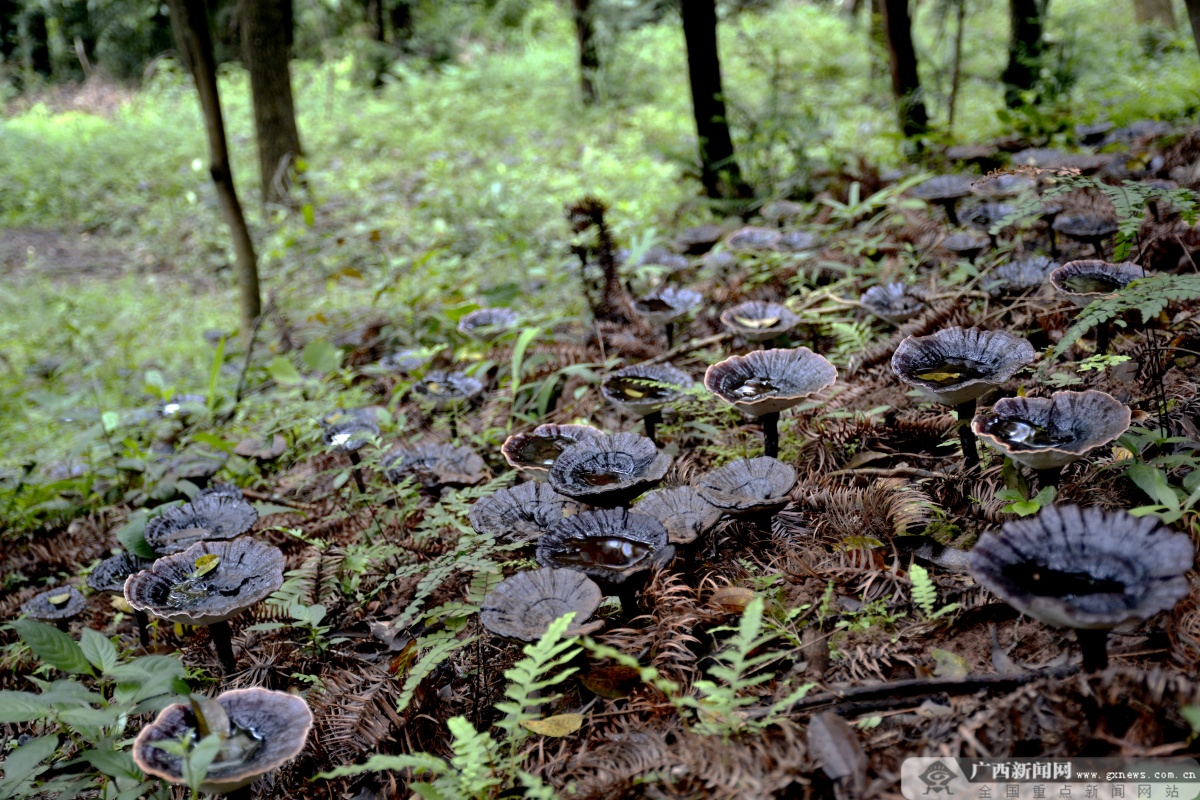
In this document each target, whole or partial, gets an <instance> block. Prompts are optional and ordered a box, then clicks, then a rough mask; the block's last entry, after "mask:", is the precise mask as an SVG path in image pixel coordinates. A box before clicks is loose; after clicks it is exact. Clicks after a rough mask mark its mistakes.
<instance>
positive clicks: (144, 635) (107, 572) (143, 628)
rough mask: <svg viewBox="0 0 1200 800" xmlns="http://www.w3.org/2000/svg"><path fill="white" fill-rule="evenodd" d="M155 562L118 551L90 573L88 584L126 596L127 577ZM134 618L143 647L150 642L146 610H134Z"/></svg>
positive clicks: (93, 589) (90, 586)
mask: <svg viewBox="0 0 1200 800" xmlns="http://www.w3.org/2000/svg"><path fill="white" fill-rule="evenodd" d="M153 563H154V562H153V561H152V560H150V559H148V558H142V557H140V556H135V555H133V554H132V553H117V554H116V555H115V556H109V557H108V558H106V559H104V560H103V561H101V562H100V563H99V564H97V565H96V566H95V567H93V568H92V571H91V572H89V573H88V576H87V585H88V588H89V589H91V590H92V591H94V592H108V593H109V594H116V595H120V596H121V597H122V598H123V597H124V596H125V579H126V578H128V577H129V576H130V575H132V574H134V573H135V572H141V571H142V570H144V569H149V568H150V565H151V564H153ZM133 618H134V620H135V621H136V622H137V628H138V640H139V641H140V642H141V645H142V647H147V646H148V645H149V644H150V634H149V631H148V627H149V624H150V621H149V620H148V619H147V618H146V612H145V611H138V610H136V609H135V610H134V612H133Z"/></svg>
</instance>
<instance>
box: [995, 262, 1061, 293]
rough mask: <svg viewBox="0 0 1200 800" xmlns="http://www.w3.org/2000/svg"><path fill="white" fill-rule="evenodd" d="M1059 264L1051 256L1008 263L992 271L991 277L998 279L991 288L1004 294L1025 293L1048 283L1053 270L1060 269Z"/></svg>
mask: <svg viewBox="0 0 1200 800" xmlns="http://www.w3.org/2000/svg"><path fill="white" fill-rule="evenodd" d="M1058 266H1059V265H1058V262H1057V261H1055V260H1054V259H1052V258H1050V257H1049V256H1030V257H1029V258H1022V259H1018V260H1016V261H1006V262H1005V263H1003V264H1001V265H1000V266H998V267H996V268H995V269H994V270H992V273H991V277H992V278H994V279H996V283H995V284H989V288H993V289H997V288H998V289H999V290H1000V291H1002V292H1023V291H1025V290H1026V289H1033V288H1035V287H1038V286H1042V285H1044V284H1045V283H1046V279H1047V277H1048V276H1049V274H1050V272H1051V271H1052V270H1055V269H1058Z"/></svg>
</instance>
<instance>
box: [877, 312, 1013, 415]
mask: <svg viewBox="0 0 1200 800" xmlns="http://www.w3.org/2000/svg"><path fill="white" fill-rule="evenodd" d="M1035 355H1036V354H1035V353H1034V350H1033V345H1031V344H1030V343H1029V342H1028V341H1027V340H1025V339H1022V338H1021V337H1020V336H1013V335H1012V334H1011V333H1008V332H1007V331H985V330H981V329H979V328H943V329H942V330H940V331H937V332H936V333H933V334H931V335H929V336H909V337H908V338H907V339H905V340H904V341H902V342H901V343H900V345H899V346H898V347H897V348H896V352H895V353H893V354H892V371H893V372H895V373H896V375H897V377H899V378H900V380H902V381H904V382H905V383H907V384H908V385H909V386H912V387H914V388H917V389H920V390H921V391H922V392H924V393H925V394H927V395H928V396H929V397H932V398H933V399H934V400H937V401H938V402H939V403H946V404H947V405H958V404H959V403H965V402H967V401H969V400H974V399H976V398H978V397H979V396H980V395H982V394H983V393H984V392H986V391H987V390H988V389H989V388H990V387H992V386H998V385H999V384H1002V383H1004V382H1005V381H1007V380H1008V379H1009V378H1011V377H1012V376H1013V375H1015V374H1016V372H1017V370H1019V369H1020V368H1021V367H1023V366H1025V365H1026V364H1029V363H1030V362H1032V361H1033V359H1034V357H1035ZM948 361H949V362H951V364H953V366H954V367H962V368H967V369H969V370H970V371H968V372H966V373H963V375H964V377H963V379H962V380H958V381H956V382H954V383H938V382H936V381H932V380H928V379H923V378H920V377H918V375H919V374H921V373H923V372H929V371H935V370H937V369H939V368H947V362H948Z"/></svg>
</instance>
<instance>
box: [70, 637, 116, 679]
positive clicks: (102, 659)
mask: <svg viewBox="0 0 1200 800" xmlns="http://www.w3.org/2000/svg"><path fill="white" fill-rule="evenodd" d="M79 649H80V650H82V651H83V655H84V656H85V657H86V658H87V660H88V661H90V662H91V664H92V666H93V667H95V668H96V669H98V670H100V672H102V673H107V672H108V671H109V670H111V669H112V668H113V667H115V666H116V665H117V648H116V647H114V646H113V643H112V642H111V641H109V640H108V637H106V636H105V635H104V634H102V633H97V632H96V631H94V630H92V629H91V628H84V629H83V633H82V634H81V635H80V637H79Z"/></svg>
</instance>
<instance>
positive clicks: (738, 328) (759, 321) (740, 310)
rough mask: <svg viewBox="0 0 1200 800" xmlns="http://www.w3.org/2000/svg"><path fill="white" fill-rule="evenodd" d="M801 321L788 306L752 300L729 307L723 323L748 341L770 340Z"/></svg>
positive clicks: (724, 314) (723, 317) (722, 314)
mask: <svg viewBox="0 0 1200 800" xmlns="http://www.w3.org/2000/svg"><path fill="white" fill-rule="evenodd" d="M799 322H800V318H799V317H798V316H796V315H795V314H793V313H792V312H791V311H790V310H789V309H788V308H787V306H784V305H781V304H780V303H765V302H762V301H759V300H750V301H747V302H745V303H739V304H738V305H736V306H734V307H733V308H727V309H725V311H723V312H722V313H721V324H722V325H724V326H725V327H726V328H728V329H729V330H730V331H732V332H733V333H736V334H737V335H738V336H741V337H742V338H743V339H745V340H746V341H748V342H766V341H770V340H772V339H774V338H776V337H778V336H780V335H782V334H784V333H787V332H788V331H790V330H791V329H792V328H794V327H796V325H797V324H798V323H799Z"/></svg>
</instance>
